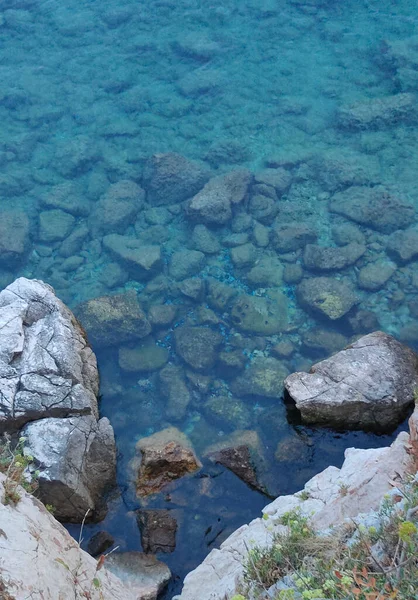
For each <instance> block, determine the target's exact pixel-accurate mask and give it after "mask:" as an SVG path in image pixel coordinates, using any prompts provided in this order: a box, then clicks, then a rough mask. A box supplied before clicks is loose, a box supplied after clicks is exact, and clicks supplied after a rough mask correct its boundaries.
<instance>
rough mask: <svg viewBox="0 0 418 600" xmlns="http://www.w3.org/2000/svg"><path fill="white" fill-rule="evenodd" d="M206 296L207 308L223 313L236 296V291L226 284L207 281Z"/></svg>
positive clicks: (214, 280)
mask: <svg viewBox="0 0 418 600" xmlns="http://www.w3.org/2000/svg"><path fill="white" fill-rule="evenodd" d="M207 286H208V296H207V301H208V304H209V306H211V307H212V308H214V309H215V310H220V311H224V310H225V309H226V308H227V306H228V305H229V304H230V302H231V300H232V299H233V298H234V297H235V296H236V295H237V293H238V290H236V289H234V288H233V287H231V286H230V285H228V284H227V283H223V282H222V281H217V280H216V279H210V278H209V279H208V280H207Z"/></svg>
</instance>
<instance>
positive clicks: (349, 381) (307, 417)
mask: <svg viewBox="0 0 418 600" xmlns="http://www.w3.org/2000/svg"><path fill="white" fill-rule="evenodd" d="M284 383H285V388H286V390H287V393H288V394H289V396H290V397H291V398H292V399H293V400H294V401H295V403H296V406H297V408H298V409H299V411H300V413H301V416H302V420H303V421H304V422H305V423H315V424H318V425H326V426H331V427H335V428H341V429H347V428H351V429H366V430H370V429H373V430H391V429H394V428H395V427H396V426H397V425H398V424H399V423H400V422H401V421H402V420H403V419H404V418H405V417H406V415H407V412H408V410H409V408H410V407H411V406H412V404H413V402H414V394H415V390H416V388H417V385H418V356H417V355H416V354H415V353H414V352H413V351H412V350H411V349H410V348H408V347H407V346H404V345H403V344H401V343H400V342H398V341H397V340H395V339H394V338H393V337H392V336H390V335H387V334H385V333H382V332H380V331H378V332H375V333H371V334H369V335H366V336H364V337H362V338H360V339H359V340H357V342H355V343H354V344H352V345H350V346H348V347H347V348H346V349H345V350H342V351H341V352H338V353H337V354H335V355H334V356H331V358H328V359H327V360H324V361H322V362H319V363H317V364H316V365H314V366H313V367H312V368H311V370H310V372H309V373H293V374H292V375H289V377H287V378H286V379H285V382H284Z"/></svg>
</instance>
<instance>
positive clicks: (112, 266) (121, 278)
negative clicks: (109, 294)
mask: <svg viewBox="0 0 418 600" xmlns="http://www.w3.org/2000/svg"><path fill="white" fill-rule="evenodd" d="M128 279H129V275H128V273H127V272H126V271H125V270H124V269H122V267H121V266H120V265H119V264H118V263H116V262H111V263H106V264H105V265H104V267H103V269H102V271H101V272H100V274H99V276H98V280H99V281H100V283H103V285H105V286H106V287H107V288H109V290H111V289H113V288H117V287H119V286H121V285H123V284H124V283H126V282H127V281H128Z"/></svg>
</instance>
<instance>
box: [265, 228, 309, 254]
mask: <svg viewBox="0 0 418 600" xmlns="http://www.w3.org/2000/svg"><path fill="white" fill-rule="evenodd" d="M316 237H317V235H316V233H315V231H314V230H313V229H312V228H311V227H310V226H309V225H307V224H305V223H280V221H279V222H277V221H276V222H275V223H274V225H273V229H272V230H271V241H272V244H273V247H274V249H275V250H276V251H277V252H280V253H286V252H294V251H295V250H299V249H300V248H304V247H305V246H306V244H309V243H312V242H314V241H315V240H316Z"/></svg>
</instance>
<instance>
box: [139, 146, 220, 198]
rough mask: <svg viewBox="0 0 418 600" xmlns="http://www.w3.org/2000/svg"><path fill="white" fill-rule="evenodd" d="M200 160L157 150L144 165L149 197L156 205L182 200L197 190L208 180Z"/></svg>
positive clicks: (144, 180)
mask: <svg viewBox="0 0 418 600" xmlns="http://www.w3.org/2000/svg"><path fill="white" fill-rule="evenodd" d="M208 178H209V176H208V172H207V171H206V170H205V169H204V168H203V167H201V166H200V165H199V164H198V163H196V162H193V161H190V160H188V159H187V158H185V157H184V156H181V155H180V154H176V153H174V152H167V153H165V154H154V156H152V157H151V158H150V159H149V160H148V161H147V163H146V165H145V168H144V175H143V183H144V187H145V189H146V193H147V201H148V203H149V204H151V205H153V206H161V205H166V204H175V203H177V202H183V201H184V200H187V199H188V198H191V197H192V196H193V195H194V194H196V193H197V192H198V191H199V190H200V189H201V188H202V187H203V186H204V185H205V183H206V181H207V180H208Z"/></svg>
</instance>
